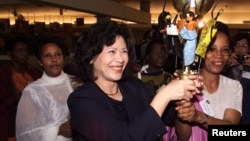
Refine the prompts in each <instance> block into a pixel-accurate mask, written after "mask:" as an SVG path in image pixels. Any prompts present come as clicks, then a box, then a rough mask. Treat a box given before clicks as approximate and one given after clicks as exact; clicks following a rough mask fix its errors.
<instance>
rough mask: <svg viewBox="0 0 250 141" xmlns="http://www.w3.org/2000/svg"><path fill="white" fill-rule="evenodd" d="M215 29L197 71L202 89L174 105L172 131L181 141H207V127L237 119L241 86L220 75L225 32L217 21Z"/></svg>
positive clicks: (225, 55)
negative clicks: (174, 114)
mask: <svg viewBox="0 0 250 141" xmlns="http://www.w3.org/2000/svg"><path fill="white" fill-rule="evenodd" d="M215 28H217V33H216V34H215V37H214V38H213V39H212V42H211V43H210V44H209V46H208V49H207V53H206V55H205V59H204V60H203V64H202V68H201V72H200V75H201V76H203V78H204V81H203V82H204V89H203V90H202V92H201V94H199V95H195V97H193V99H192V100H190V101H185V100H181V101H179V102H177V103H176V105H177V107H176V110H177V112H178V115H177V116H178V120H177V121H176V125H175V129H176V133H177V136H178V138H179V139H181V140H183V141H186V140H188V141H207V140H208V133H207V128H208V125H236V124H239V122H240V119H241V115H242V86H241V84H240V83H239V82H238V81H236V80H233V79H230V78H228V77H225V76H223V75H221V72H222V71H223V68H224V67H225V65H226V64H227V61H228V59H229V56H230V41H229V40H230V36H229V29H228V27H227V25H225V24H224V23H222V22H219V21H217V22H216V24H215ZM208 109H209V110H208Z"/></svg>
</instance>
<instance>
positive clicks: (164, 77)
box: [137, 38, 174, 96]
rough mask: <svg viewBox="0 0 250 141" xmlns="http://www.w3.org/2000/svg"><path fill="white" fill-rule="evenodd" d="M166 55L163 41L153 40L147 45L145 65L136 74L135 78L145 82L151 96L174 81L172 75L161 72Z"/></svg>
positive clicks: (159, 39)
mask: <svg viewBox="0 0 250 141" xmlns="http://www.w3.org/2000/svg"><path fill="white" fill-rule="evenodd" d="M167 54H168V50H167V48H166V44H165V42H164V41H163V39H161V38H158V39H153V40H152V41H150V42H149V43H148V45H147V48H146V52H145V57H144V58H145V59H146V61H145V62H147V63H146V65H144V66H143V67H142V69H141V71H140V72H138V73H137V77H138V78H139V79H141V80H142V81H143V82H145V84H146V86H147V88H148V90H149V92H150V94H151V95H152V96H154V95H155V94H156V93H157V92H158V91H159V90H160V89H161V88H162V87H164V86H165V85H166V84H168V83H169V82H170V81H171V80H173V79H174V76H173V75H172V74H170V73H168V72H166V71H164V70H163V67H164V65H165V64H166V62H167Z"/></svg>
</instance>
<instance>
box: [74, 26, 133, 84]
mask: <svg viewBox="0 0 250 141" xmlns="http://www.w3.org/2000/svg"><path fill="white" fill-rule="evenodd" d="M118 35H119V36H121V37H123V38H124V40H125V43H126V45H127V49H128V54H129V62H128V65H127V66H126V68H125V70H124V72H123V77H122V78H125V77H127V76H128V74H129V73H130V71H131V70H130V68H131V66H130V65H131V60H132V57H133V54H132V48H133V47H134V46H133V44H132V43H133V42H132V33H131V32H130V30H129V29H128V27H127V26H126V25H125V24H124V23H118V22H115V21H103V22H99V23H96V24H94V25H92V26H91V27H90V28H89V29H88V31H87V32H86V33H85V35H84V36H83V38H82V39H80V41H79V42H78V45H77V47H76V52H75V58H74V59H73V61H74V62H75V63H74V64H76V65H77V67H78V74H77V76H78V77H79V78H80V79H81V80H82V81H83V82H87V81H91V80H95V79H96V78H95V77H94V74H93V65H92V64H90V61H91V60H92V59H93V58H94V57H96V56H97V55H98V54H100V53H101V52H102V50H103V47H104V45H106V46H110V45H112V44H114V42H115V40H116V37H117V36H118Z"/></svg>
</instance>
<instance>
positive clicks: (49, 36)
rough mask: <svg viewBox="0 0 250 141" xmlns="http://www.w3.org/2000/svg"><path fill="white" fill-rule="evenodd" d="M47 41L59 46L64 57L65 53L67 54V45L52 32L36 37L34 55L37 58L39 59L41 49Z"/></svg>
mask: <svg viewBox="0 0 250 141" xmlns="http://www.w3.org/2000/svg"><path fill="white" fill-rule="evenodd" d="M48 43H54V44H56V45H57V46H58V47H59V48H61V50H62V53H63V56H64V57H65V55H66V54H67V46H66V44H65V43H64V41H63V40H62V39H61V38H60V37H58V36H55V35H52V34H42V35H40V36H39V37H38V38H37V41H36V52H35V55H36V57H37V59H38V60H41V53H42V49H43V47H44V46H45V45H46V44H48Z"/></svg>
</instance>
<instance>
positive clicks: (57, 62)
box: [16, 34, 73, 141]
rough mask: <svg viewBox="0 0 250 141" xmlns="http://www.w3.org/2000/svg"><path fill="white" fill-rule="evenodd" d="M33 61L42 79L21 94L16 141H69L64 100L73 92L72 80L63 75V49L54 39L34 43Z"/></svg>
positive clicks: (42, 37) (69, 134)
mask: <svg viewBox="0 0 250 141" xmlns="http://www.w3.org/2000/svg"><path fill="white" fill-rule="evenodd" d="M36 45H37V49H36V57H37V59H38V60H39V63H40V64H41V66H42V67H43V70H44V71H43V75H42V77H41V78H39V79H38V80H36V81H34V82H32V83H30V84H29V85H28V86H27V87H25V89H24V90H23V92H22V97H21V99H20V101H19V104H18V109H17V116H16V138H17V140H18V141H71V136H72V135H71V126H70V123H69V118H70V117H69V110H68V107H67V103H66V102H67V99H68V96H69V94H70V93H71V92H72V91H73V86H72V83H71V78H72V77H71V76H70V75H68V74H66V73H64V71H63V66H64V57H65V48H66V45H65V44H64V42H63V41H62V40H61V39H60V38H58V37H57V36H53V35H47V34H46V35H41V36H40V37H39V38H38V40H37V43H36Z"/></svg>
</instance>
